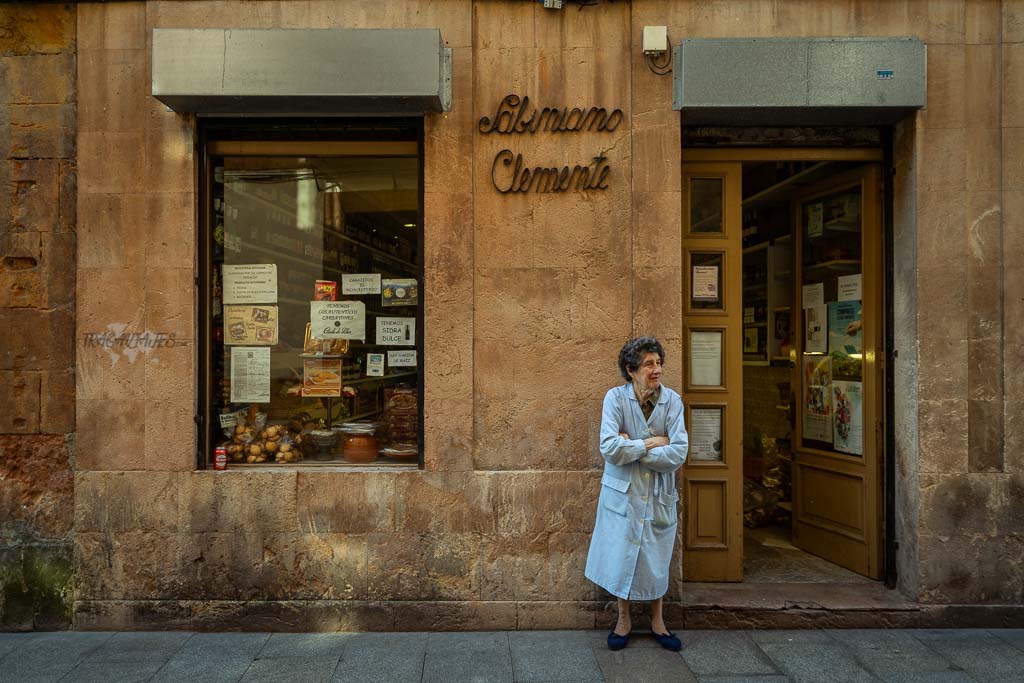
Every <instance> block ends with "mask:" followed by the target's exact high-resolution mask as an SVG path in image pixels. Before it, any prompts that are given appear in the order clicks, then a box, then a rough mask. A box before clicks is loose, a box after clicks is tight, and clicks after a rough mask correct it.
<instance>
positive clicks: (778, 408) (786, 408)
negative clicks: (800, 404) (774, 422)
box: [775, 406, 789, 411]
mask: <svg viewBox="0 0 1024 683" xmlns="http://www.w3.org/2000/svg"><path fill="white" fill-rule="evenodd" d="M775 408H776V410H786V411H788V410H789V406H775Z"/></svg>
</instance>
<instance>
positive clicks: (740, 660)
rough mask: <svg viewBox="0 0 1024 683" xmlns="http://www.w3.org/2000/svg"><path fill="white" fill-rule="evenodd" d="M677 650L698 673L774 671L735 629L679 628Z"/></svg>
mask: <svg viewBox="0 0 1024 683" xmlns="http://www.w3.org/2000/svg"><path fill="white" fill-rule="evenodd" d="M678 635H679V636H680V637H681V638H682V639H683V651H682V652H681V653H680V654H681V655H682V657H683V659H684V660H685V661H686V664H687V666H689V667H690V670H691V671H692V672H693V673H695V674H697V675H698V676H753V675H769V674H778V673H779V670H778V669H777V668H776V667H775V665H774V664H772V662H771V660H770V659H768V657H766V656H765V654H764V652H763V651H762V650H761V648H759V647H758V646H757V645H756V644H755V643H754V641H753V640H751V639H750V636H749V635H747V634H746V633H743V632H737V631H724V632H723V631H683V632H682V633H680V634H678Z"/></svg>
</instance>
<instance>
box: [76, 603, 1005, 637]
mask: <svg viewBox="0 0 1024 683" xmlns="http://www.w3.org/2000/svg"><path fill="white" fill-rule="evenodd" d="M614 610H615V605H614V603H612V602H601V601H594V602H552V601H537V602H533V601H519V602H515V601H507V602H506V601H474V602H468V601H465V602H463V601H457V602H447V601H430V602H413V601H394V602H368V601H320V600H313V601H249V602H244V601H178V600H97V601H79V602H76V603H75V615H74V628H75V629H77V630H83V631H89V630H96V631H107V630H129V631H146V630H190V631H275V632H333V631H507V630H561V629H571V630H584V629H600V630H603V629H606V628H608V626H609V624H611V623H612V620H613V615H614ZM665 611H666V620H667V621H668V622H669V623H670V624H672V626H673V628H676V629H805V628H953V627H956V628H981V627H985V628H1022V627H1024V605H924V604H917V603H906V604H905V605H901V606H887V607H883V606H876V607H873V608H868V607H865V606H863V605H861V606H857V605H841V604H833V605H828V604H813V603H788V604H786V603H778V604H770V605H755V604H746V605H740V604H722V605H707V604H697V605H694V604H686V603H682V602H670V603H666V605H665ZM634 623H635V624H636V625H637V628H638V629H643V628H645V626H646V623H645V621H644V619H642V618H640V619H638V620H636V621H634Z"/></svg>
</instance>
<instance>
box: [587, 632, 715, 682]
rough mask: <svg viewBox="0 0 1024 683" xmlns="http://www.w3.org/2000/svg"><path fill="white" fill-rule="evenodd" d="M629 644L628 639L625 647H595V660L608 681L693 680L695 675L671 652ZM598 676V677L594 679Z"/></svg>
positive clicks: (681, 659) (680, 658)
mask: <svg viewBox="0 0 1024 683" xmlns="http://www.w3.org/2000/svg"><path fill="white" fill-rule="evenodd" d="M631 648H633V643H632V641H630V644H629V646H628V647H626V649H625V650H618V651H617V652H612V651H611V650H609V649H608V648H607V646H605V647H603V648H601V649H595V650H594V654H595V655H596V658H597V663H598V665H599V666H600V667H601V673H602V675H603V676H604V680H605V681H607V682H608V683H634V682H637V681H645V682H646V681H659V682H661V681H665V682H666V683H667V682H669V681H671V682H673V683H676V682H678V683H693V682H694V681H696V680H697V677H696V676H694V675H693V672H691V671H690V670H689V669H688V668H687V667H686V662H684V661H683V658H682V657H680V656H679V655H678V654H677V653H675V652H669V651H668V650H663V649H661V648H658V649H657V650H653V649H649V648H635V649H631ZM597 680H600V679H597Z"/></svg>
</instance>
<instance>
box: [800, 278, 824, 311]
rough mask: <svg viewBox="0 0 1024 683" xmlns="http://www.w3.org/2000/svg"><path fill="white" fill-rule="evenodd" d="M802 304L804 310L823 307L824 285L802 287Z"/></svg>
mask: <svg viewBox="0 0 1024 683" xmlns="http://www.w3.org/2000/svg"><path fill="white" fill-rule="evenodd" d="M803 302H804V303H803V306H804V308H810V307H811V306H824V305H825V283H824V282H816V283H814V284H813V285H804V287H803Z"/></svg>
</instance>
